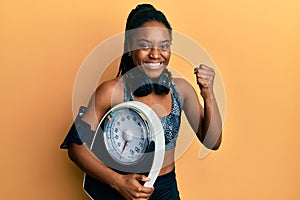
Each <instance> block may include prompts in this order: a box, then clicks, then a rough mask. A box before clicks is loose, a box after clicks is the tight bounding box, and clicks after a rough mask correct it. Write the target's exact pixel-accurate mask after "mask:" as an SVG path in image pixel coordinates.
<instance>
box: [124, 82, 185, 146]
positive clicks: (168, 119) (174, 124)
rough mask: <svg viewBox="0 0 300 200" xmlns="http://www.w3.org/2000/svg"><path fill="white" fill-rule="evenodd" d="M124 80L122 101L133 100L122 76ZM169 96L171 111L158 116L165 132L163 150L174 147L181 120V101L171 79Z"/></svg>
mask: <svg viewBox="0 0 300 200" xmlns="http://www.w3.org/2000/svg"><path fill="white" fill-rule="evenodd" d="M123 81H124V85H125V87H124V101H125V102H126V101H134V95H133V93H132V92H130V91H128V90H127V88H126V77H125V76H123ZM170 93H171V98H172V109H171V113H170V114H169V115H167V116H163V117H160V121H161V123H162V126H163V129H164V134H165V150H170V149H173V148H175V146H176V140H177V137H178V132H179V128H180V122H181V111H182V102H181V98H180V95H179V92H178V90H177V88H176V86H175V84H174V82H173V81H172V84H171V88H170Z"/></svg>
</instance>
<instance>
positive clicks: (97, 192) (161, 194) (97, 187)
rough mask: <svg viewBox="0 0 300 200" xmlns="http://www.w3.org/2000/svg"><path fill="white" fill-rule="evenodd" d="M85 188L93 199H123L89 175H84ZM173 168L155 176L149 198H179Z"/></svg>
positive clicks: (154, 199)
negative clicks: (152, 190) (168, 171)
mask: <svg viewBox="0 0 300 200" xmlns="http://www.w3.org/2000/svg"><path fill="white" fill-rule="evenodd" d="M85 179H86V180H85V183H86V184H85V186H84V188H85V190H86V192H88V193H89V195H90V196H91V197H92V198H93V199H94V200H124V198H122V197H121V196H120V195H119V193H118V192H117V191H116V190H114V189H112V188H111V187H110V186H108V185H106V184H103V183H101V182H99V181H97V180H96V179H93V178H92V177H90V176H88V175H87V176H86V177H85ZM179 199H180V197H179V192H178V188H177V182H176V174H175V170H173V171H171V172H170V173H167V174H164V175H162V176H159V177H157V179H156V181H155V183H154V192H153V194H152V195H151V197H150V200H179Z"/></svg>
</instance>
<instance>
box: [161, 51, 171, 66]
mask: <svg viewBox="0 0 300 200" xmlns="http://www.w3.org/2000/svg"><path fill="white" fill-rule="evenodd" d="M162 56H163V57H164V59H165V60H166V63H169V60H170V58H171V52H170V51H168V52H163V53H162Z"/></svg>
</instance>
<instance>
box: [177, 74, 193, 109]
mask: <svg viewBox="0 0 300 200" xmlns="http://www.w3.org/2000/svg"><path fill="white" fill-rule="evenodd" d="M173 81H174V84H175V86H176V88H177V90H178V92H179V94H180V96H181V99H182V102H183V103H184V102H186V100H187V99H190V98H191V97H194V96H195V94H196V91H195V89H194V88H193V86H192V85H191V84H190V83H189V82H188V81H187V80H186V79H184V78H174V79H173Z"/></svg>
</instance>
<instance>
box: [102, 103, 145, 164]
mask: <svg viewBox="0 0 300 200" xmlns="http://www.w3.org/2000/svg"><path fill="white" fill-rule="evenodd" d="M148 133H149V127H148V124H147V121H146V119H145V118H144V117H143V115H142V114H141V113H139V112H138V111H135V110H133V109H130V108H122V109H117V110H114V111H111V112H110V113H109V114H108V115H107V120H106V122H105V124H104V142H105V145H106V148H107V150H108V153H109V154H110V156H111V157H112V158H113V159H114V160H115V161H116V162H118V163H120V164H123V165H130V164H134V163H137V162H138V161H140V160H141V159H142V158H143V156H144V155H145V152H146V150H147V146H148V143H149V140H148Z"/></svg>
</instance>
